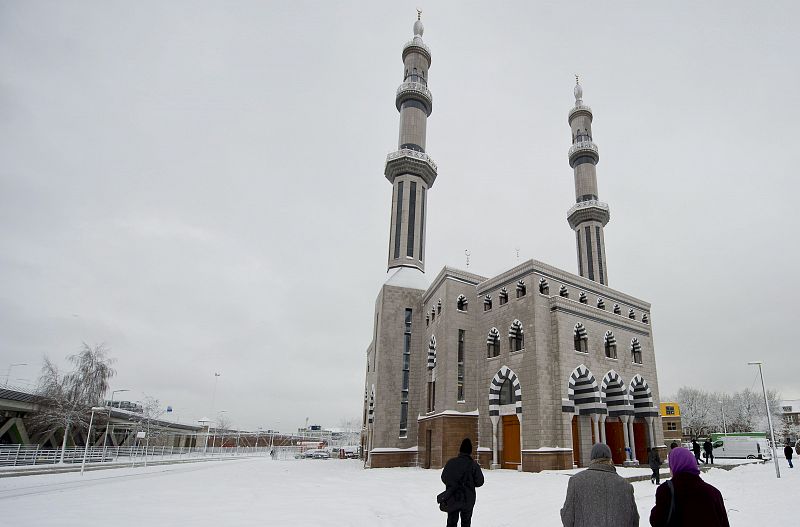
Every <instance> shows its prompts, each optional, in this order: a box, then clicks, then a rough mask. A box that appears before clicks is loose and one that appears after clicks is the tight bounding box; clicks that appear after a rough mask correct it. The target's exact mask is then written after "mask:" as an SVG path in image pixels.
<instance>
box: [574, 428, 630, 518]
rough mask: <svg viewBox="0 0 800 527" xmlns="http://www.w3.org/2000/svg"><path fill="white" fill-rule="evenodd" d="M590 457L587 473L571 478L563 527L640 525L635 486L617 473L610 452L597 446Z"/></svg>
mask: <svg viewBox="0 0 800 527" xmlns="http://www.w3.org/2000/svg"><path fill="white" fill-rule="evenodd" d="M590 458H591V461H590V462H589V467H588V468H587V469H586V470H584V471H582V472H578V473H577V474H575V475H574V476H572V477H571V478H569V483H567V497H566V499H565V500H564V506H563V507H562V508H561V523H562V524H563V525H564V527H635V526H638V525H639V511H638V510H637V508H636V500H635V499H634V497H633V485H631V484H630V483H628V482H627V481H625V478H623V477H621V476H620V475H619V474H617V470H616V469H615V468H614V462H613V461H611V449H610V448H609V447H608V445H606V444H605V443H595V445H594V446H593V447H592V452H591V455H590Z"/></svg>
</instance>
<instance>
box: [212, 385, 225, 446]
mask: <svg viewBox="0 0 800 527" xmlns="http://www.w3.org/2000/svg"><path fill="white" fill-rule="evenodd" d="M214 375H217V376H218V375H219V374H217V373H215V374H214ZM225 412H227V410H220V411H219V412H217V417H216V418H215V421H214V435H213V436H211V449H212V450H211V455H212V456H213V455H214V450H213V449H214V448H216V445H217V427H218V426H219V416H220V414H224V413H225ZM224 441H225V432H224V431H223V432H222V441H220V445H219V446H220V448H222V443H223V442H224Z"/></svg>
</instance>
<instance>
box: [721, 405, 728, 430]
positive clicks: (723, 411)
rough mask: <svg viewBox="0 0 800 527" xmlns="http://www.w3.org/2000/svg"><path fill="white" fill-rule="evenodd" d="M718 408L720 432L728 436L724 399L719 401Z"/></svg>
mask: <svg viewBox="0 0 800 527" xmlns="http://www.w3.org/2000/svg"><path fill="white" fill-rule="evenodd" d="M719 406H720V408H722V432H723V433H724V434H725V435H728V426H727V425H726V424H725V399H723V400H722V401H719Z"/></svg>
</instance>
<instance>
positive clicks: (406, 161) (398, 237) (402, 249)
mask: <svg viewBox="0 0 800 527" xmlns="http://www.w3.org/2000/svg"><path fill="white" fill-rule="evenodd" d="M420 15H421V13H420V12H418V14H417V21H416V22H414V38H413V39H412V40H410V41H409V42H407V43H406V45H405V46H404V47H403V68H404V74H403V83H402V84H401V85H400V87H399V88H397V95H396V98H395V105H396V106H397V109H398V111H399V112H400V139H399V141H398V145H399V148H398V149H397V151H395V152H392V153H391V154H389V155H388V156H386V168H385V170H384V174H385V175H386V179H388V180H389V182H390V183H391V184H392V187H393V188H392V217H391V229H390V231H389V260H388V268H389V269H392V268H395V267H412V268H416V269H419V270H420V271H422V272H425V207H426V202H427V200H426V193H427V191H428V189H429V188H431V187H432V186H433V182H434V181H435V180H436V163H434V162H433V159H431V158H430V156H428V154H426V153H425V128H426V125H427V121H428V116H429V115H430V114H431V111H432V110H433V95H432V94H431V91H430V90H429V89H428V69H429V68H430V65H431V50H430V49H429V48H428V46H426V45H425V43H424V42H423V41H422V33H423V31H424V29H425V28H424V27H423V26H422V21H421V20H420V18H421V16H420Z"/></svg>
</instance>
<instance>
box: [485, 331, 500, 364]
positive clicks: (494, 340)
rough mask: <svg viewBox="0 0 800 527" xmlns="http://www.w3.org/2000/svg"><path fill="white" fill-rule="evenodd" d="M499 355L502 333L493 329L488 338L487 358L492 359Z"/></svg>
mask: <svg viewBox="0 0 800 527" xmlns="http://www.w3.org/2000/svg"><path fill="white" fill-rule="evenodd" d="M498 355H500V332H499V331H497V328H492V329H490V330H489V335H488V336H487V337H486V356H487V357H489V358H491V357H497V356H498Z"/></svg>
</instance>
